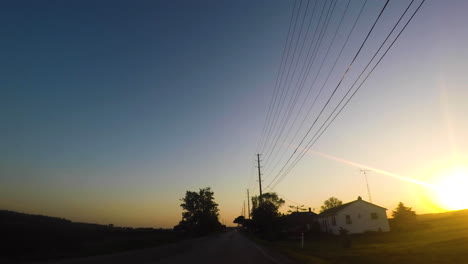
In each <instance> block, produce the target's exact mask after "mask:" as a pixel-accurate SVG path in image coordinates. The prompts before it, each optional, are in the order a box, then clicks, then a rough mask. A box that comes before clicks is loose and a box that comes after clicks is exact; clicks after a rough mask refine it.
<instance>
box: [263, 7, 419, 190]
mask: <svg viewBox="0 0 468 264" xmlns="http://www.w3.org/2000/svg"><path fill="white" fill-rule="evenodd" d="M413 2H414V0H413V1H411V3H410V4H409V5H408V7H407V8H406V10H405V12H404V13H403V15H402V16H401V17H400V19H399V20H398V22H397V23H396V24H395V26H394V27H393V29H392V31H391V32H390V33H389V34H388V35H387V37H386V38H385V41H384V42H383V43H382V45H381V47H382V46H383V45H384V44H385V42H386V40H387V39H388V38H389V37H390V35H391V34H392V33H393V31H394V29H395V28H396V26H397V25H398V24H399V22H400V21H401V19H402V18H403V16H404V15H405V14H406V12H407V10H408V9H409V8H410V6H411V5H412V4H413ZM424 2H425V0H423V1H422V2H421V3H420V4H419V6H418V7H417V8H416V10H415V11H414V12H413V14H412V15H411V17H410V18H409V19H408V21H407V22H406V23H405V25H404V26H403V28H402V29H401V30H400V32H399V33H398V35H397V36H396V37H395V39H394V40H393V41H392V42H391V44H390V45H389V46H388V48H387V49H386V51H385V52H384V53H383V55H382V56H381V57H380V59H379V60H378V61H377V63H376V64H375V65H374V66H373V67H372V69H371V70H370V71H369V72H368V74H367V75H366V77H365V78H364V79H363V81H362V82H361V83H360V85H359V86H358V87H357V89H356V90H355V91H354V92H353V93H352V94H351V96H350V97H349V98H348V99H347V100H346V102H345V104H343V106H342V107H341V108H340V110H339V111H338V113H337V114H336V115H335V116H334V117H333V119H332V120H331V121H330V122H329V123H328V124H327V125H326V127H325V129H323V130H322V131H321V132H320V134H318V132H319V131H320V130H321V128H322V127H323V126H324V124H325V123H326V122H327V121H328V119H329V118H330V117H331V116H332V115H333V113H334V112H335V111H336V109H337V108H338V107H339V106H340V104H341V103H342V101H343V100H344V98H346V96H347V95H348V94H349V92H350V91H351V90H352V88H353V87H354V85H355V83H356V82H357V81H358V80H359V78H360V77H361V75H362V74H363V73H364V72H365V69H367V66H368V65H369V64H370V63H371V62H372V60H373V59H374V58H375V56H376V54H377V53H378V52H379V51H380V49H381V47H380V48H379V50H378V51H377V52H376V53H375V54H374V56H373V57H372V59H371V61H369V63H368V65H367V66H366V68H365V69H364V70H363V72H361V74H360V75H359V77H358V78H357V79H356V81H355V82H354V83H353V85H352V86H351V87H350V89H348V92H347V93H346V94H345V96H344V97H343V98H342V100H341V101H340V103H339V104H338V105H337V106H336V107H335V109H334V111H333V112H332V113H331V114H330V115H329V117H328V118H327V120H326V121H325V122H324V123H323V124H322V126H321V127H320V128H319V130H318V131H317V132H316V133H315V135H314V137H312V139H311V141H309V143H308V144H307V146H306V148H304V150H303V152H302V154H301V155H300V156H299V159H297V158H296V160H295V161H294V162H293V165H292V166H290V167H289V168H288V170H287V171H286V173H285V174H283V176H282V177H281V179H280V180H278V181H277V182H276V183H275V185H274V186H273V187H271V189H272V188H274V187H275V186H276V185H277V184H278V183H279V182H280V181H281V180H282V179H283V178H284V177H285V176H286V175H287V174H288V173H289V172H290V171H291V170H292V168H293V167H294V166H295V165H296V164H297V163H298V162H299V161H300V160H301V159H302V158H303V157H304V155H305V154H306V153H307V151H308V150H309V149H310V148H311V147H312V146H313V145H314V144H315V142H317V140H318V139H319V138H320V137H321V136H322V135H323V133H324V132H325V131H326V130H327V129H328V127H329V126H330V125H331V123H332V122H333V121H334V120H335V119H336V117H337V116H338V115H339V114H340V113H341V112H342V110H343V109H344V108H345V107H346V105H347V104H348V103H349V101H350V100H351V99H352V97H353V96H354V95H355V94H356V93H357V92H358V91H359V89H360V88H361V87H362V85H363V84H364V83H365V82H366V80H367V79H368V77H369V76H370V74H371V73H372V72H373V71H374V70H375V68H376V67H377V66H378V64H380V62H381V61H382V59H383V58H384V57H385V55H386V54H387V53H388V51H389V50H390V49H391V47H392V46H393V44H394V43H395V42H396V40H397V39H398V38H399V37H400V35H401V33H402V32H403V31H404V30H405V28H406V27H407V26H408V24H409V23H410V22H411V20H412V19H413V17H414V16H415V15H416V13H417V12H418V11H419V9H420V8H421V6H422V5H423V4H424ZM317 134H318V137H316V138H315V136H316V135H317ZM314 138H315V140H314ZM270 185H271V184H270ZM270 185H269V186H270Z"/></svg>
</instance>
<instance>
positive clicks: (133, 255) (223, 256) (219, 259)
mask: <svg viewBox="0 0 468 264" xmlns="http://www.w3.org/2000/svg"><path fill="white" fill-rule="evenodd" d="M57 263H63V264H82V263H90V264H94V263H117V264H118V263H145V264H150V263H161V264H169V263H171V264H172V263H174V264H178V263H180V264H193V263H203V264H210V263H223V264H225V263H226V264H229V263H236V264H237V263H245V264H248V263H255V264H280V263H281V264H283V263H284V264H293V263H295V262H293V261H291V260H290V259H288V258H286V257H285V256H283V255H281V254H279V253H277V252H273V251H271V250H269V249H267V248H264V247H262V246H260V245H258V244H256V243H254V242H252V241H250V240H249V239H247V238H246V237H244V236H243V235H242V234H240V233H239V232H237V231H231V232H226V233H222V234H217V235H213V236H209V237H203V238H197V239H190V240H186V241H182V242H179V243H175V244H169V245H164V246H160V247H155V248H148V249H141V250H135V251H129V252H124V253H118V254H112V255H104V256H97V257H91V258H84V259H75V260H68V261H60V262H57Z"/></svg>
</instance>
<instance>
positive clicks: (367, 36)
mask: <svg viewBox="0 0 468 264" xmlns="http://www.w3.org/2000/svg"><path fill="white" fill-rule="evenodd" d="M388 3H389V0H387V1H386V2H385V5H384V6H383V8H382V9H381V11H380V13H379V15H378V16H377V18H376V20H375V21H374V23H373V25H372V27H371V29H370V30H369V32H368V33H367V35H366V37H365V39H364V41H363V42H362V43H361V45H360V47H359V49H358V51H357V52H356V54H355V55H354V57H353V59H352V61H351V63H350V64H349V66H348V67H347V69H346V70H345V72H344V73H343V75H342V76H341V78H340V81H339V82H338V84H337V85H336V87H335V89H334V90H333V92H332V94H331V95H330V96H329V98H328V100H327V101H326V103H325V105H324V106H323V107H322V109H321V110H320V112H319V114H318V115H317V117H316V118H315V120H314V122H313V123H312V125H311V126H310V128H309V129H308V131H307V132H306V134H305V136H304V137H303V138H302V140H301V141H300V143H299V145H298V146H297V147H296V148H295V150H294V152H293V153H292V154H291V155H290V157H289V158H288V160H287V161H286V163H285V164H284V166H283V167H282V168H281V170H280V171H279V172H278V173H277V174H276V176H275V177H274V179H273V180H272V182H271V183H270V184H269V185H268V186H267V188H269V187H270V186H271V185H272V183H273V182H274V181H275V180H276V179H277V178H278V176H279V175H281V172H283V171H284V169H285V168H286V166H287V165H288V164H289V162H290V161H291V159H292V158H293V157H294V155H295V154H296V153H297V151H298V150H299V148H300V147H301V145H302V143H303V142H304V141H305V139H306V138H307V136H308V135H309V133H310V132H311V131H312V129H313V127H314V126H315V124H316V123H317V121H318V119H319V118H320V116H321V115H322V113H323V111H324V110H325V109H326V107H327V106H328V104H329V103H330V101H331V99H332V98H333V96H334V95H335V93H336V91H337V90H338V88H339V87H340V85H341V83H342V82H343V80H344V78H345V77H346V75H347V74H348V72H349V70H350V69H351V67H352V66H353V64H354V62H355V61H356V58H357V57H358V56H359V54H360V53H361V51H362V48H363V47H364V45H365V44H366V42H367V40H368V39H369V36H370V35H371V33H372V32H373V30H374V28H375V25H376V24H377V22H378V21H379V19H380V17H381V16H382V13H383V12H384V10H385V9H386V7H387V5H388Z"/></svg>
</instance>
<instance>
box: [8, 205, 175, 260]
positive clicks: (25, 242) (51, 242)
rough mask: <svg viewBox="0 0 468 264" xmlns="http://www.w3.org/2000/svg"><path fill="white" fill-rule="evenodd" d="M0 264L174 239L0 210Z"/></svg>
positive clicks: (149, 230)
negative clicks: (0, 244) (0, 242)
mask: <svg viewBox="0 0 468 264" xmlns="http://www.w3.org/2000/svg"><path fill="white" fill-rule="evenodd" d="M0 238H1V239H2V247H0V263H4V262H7V261H30V260H50V259H60V258H72V257H78V256H89V255H96V254H104V253H110V252H116V251H123V250H129V249H135V248H142V247H148V246H155V245H159V244H162V243H168V242H172V241H175V240H177V239H178V237H177V234H175V233H174V232H172V230H163V229H153V228H126V227H113V226H109V225H99V224H90V223H76V222H72V221H70V220H68V219H64V218H59V217H50V216H43V215H32V214H25V213H18V212H13V211H8V210H0Z"/></svg>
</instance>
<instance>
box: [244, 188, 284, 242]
mask: <svg viewBox="0 0 468 264" xmlns="http://www.w3.org/2000/svg"><path fill="white" fill-rule="evenodd" d="M260 198H261V202H260ZM283 204H284V200H283V199H281V198H279V196H278V195H277V194H276V193H264V194H262V196H261V197H258V196H253V197H252V207H253V209H252V220H253V222H254V225H255V227H256V228H257V230H258V231H259V232H260V233H262V234H264V235H265V234H266V235H268V236H269V235H271V234H272V233H274V232H276V231H279V228H280V225H281V221H280V219H279V216H280V215H281V214H280V212H279V208H280V207H281V206H282V205H283Z"/></svg>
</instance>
